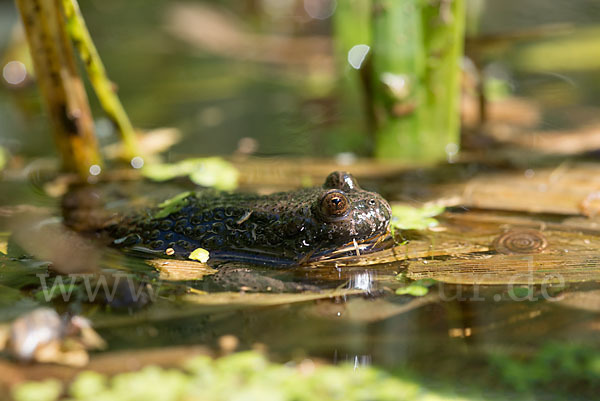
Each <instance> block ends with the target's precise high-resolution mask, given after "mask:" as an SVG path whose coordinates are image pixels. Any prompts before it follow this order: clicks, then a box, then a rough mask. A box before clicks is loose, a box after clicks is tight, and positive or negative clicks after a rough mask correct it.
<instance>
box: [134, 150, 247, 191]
mask: <svg viewBox="0 0 600 401" xmlns="http://www.w3.org/2000/svg"><path fill="white" fill-rule="evenodd" d="M142 174H143V175H144V177H146V178H149V179H151V180H154V181H166V180H171V179H173V178H176V177H189V179H190V180H191V181H192V182H194V183H195V184H198V185H202V186H204V187H211V188H216V189H220V190H223V191H231V190H232V189H235V188H236V187H237V181H238V175H239V173H238V171H237V169H236V168H235V167H234V166H233V165H232V164H231V163H229V162H228V161H226V160H224V159H222V158H220V157H206V158H195V159H185V160H182V161H180V162H177V163H171V164H166V163H164V164H150V165H148V166H144V168H143V169H142Z"/></svg>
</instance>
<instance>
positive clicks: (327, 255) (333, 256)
mask: <svg viewBox="0 0 600 401" xmlns="http://www.w3.org/2000/svg"><path fill="white" fill-rule="evenodd" d="M393 242H394V239H393V237H392V235H391V234H390V232H389V231H388V232H386V233H384V234H378V235H375V236H373V237H370V238H367V239H365V240H362V241H360V242H358V241H356V240H353V241H352V242H349V243H347V244H345V245H343V246H341V247H339V248H336V249H332V250H326V251H322V252H318V253H313V254H311V255H309V256H308V258H306V259H305V260H304V261H302V262H301V263H299V264H302V263H304V262H308V263H311V262H325V261H334V260H335V261H342V260H344V261H351V260H356V259H357V258H360V257H361V255H365V254H369V253H373V252H377V251H381V250H383V249H386V248H389V247H390V246H391V245H393Z"/></svg>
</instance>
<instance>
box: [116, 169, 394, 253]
mask: <svg viewBox="0 0 600 401" xmlns="http://www.w3.org/2000/svg"><path fill="white" fill-rule="evenodd" d="M324 197H326V199H325V200H324ZM344 197H345V198H344ZM332 198H335V199H334V200H333V201H332V200H331V199H332ZM346 201H347V203H346ZM330 202H333V203H330ZM340 202H341V203H340ZM329 205H333V206H329ZM338 205H341V206H339V207H340V208H342V209H340V210H337V209H336V210H334V212H333V214H332V212H331V208H334V209H335V208H336V207H338ZM344 206H346V207H345V208H344ZM159 211H160V209H156V210H154V211H151V212H149V213H146V214H144V215H139V216H133V217H129V218H126V219H124V220H123V221H122V222H121V223H119V224H117V225H115V226H113V227H112V228H111V230H110V231H111V235H112V236H113V237H114V238H117V239H116V240H115V244H120V245H121V246H127V247H131V248H134V249H137V250H143V251H146V252H156V253H160V254H163V255H164V254H165V251H166V250H167V249H168V248H172V249H173V250H174V256H177V257H183V258H186V257H187V256H188V255H189V254H190V252H191V251H193V250H194V249H196V248H204V249H207V250H208V251H209V252H210V259H211V260H212V261H215V260H217V261H229V260H234V261H244V262H253V263H260V264H284V265H285V264H288V265H294V264H299V263H302V262H305V261H308V260H311V259H315V258H317V257H321V256H323V255H327V254H331V253H332V252H334V251H335V250H337V249H340V248H342V247H345V246H348V245H352V244H353V243H354V242H353V241H356V243H357V244H363V245H364V246H363V247H362V248H363V249H367V248H368V246H367V245H368V244H372V243H373V242H374V241H375V240H376V239H377V238H378V237H381V236H382V235H384V234H386V233H387V231H388V224H389V220H390V217H391V212H390V206H389V204H388V203H387V202H386V201H385V200H384V199H383V198H382V197H381V196H380V195H378V194H376V193H374V192H368V191H365V190H363V189H361V188H360V187H359V186H358V185H357V183H356V180H355V179H354V178H353V177H352V176H351V175H350V174H348V173H344V172H334V173H331V174H330V175H329V176H328V177H327V180H326V181H325V184H324V185H323V186H321V187H315V188H306V189H300V190H297V191H292V192H281V193H275V194H272V195H266V196H263V195H255V194H239V193H221V192H215V191H202V192H198V193H194V194H190V195H189V196H187V197H185V198H183V201H182V207H181V208H180V209H179V210H177V211H175V212H173V213H171V214H169V215H168V216H166V217H162V216H161V218H156V217H154V218H153V217H152V216H156V215H157V214H158V213H159ZM346 254H347V253H346Z"/></svg>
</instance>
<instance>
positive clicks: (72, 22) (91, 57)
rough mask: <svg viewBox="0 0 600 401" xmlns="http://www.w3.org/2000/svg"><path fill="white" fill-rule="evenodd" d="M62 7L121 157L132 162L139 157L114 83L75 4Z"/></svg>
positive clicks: (72, 1)
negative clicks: (118, 140) (119, 140)
mask: <svg viewBox="0 0 600 401" xmlns="http://www.w3.org/2000/svg"><path fill="white" fill-rule="evenodd" d="M62 4H63V8H64V12H65V16H66V20H67V21H66V22H67V32H68V33H69V35H70V36H71V38H72V40H73V43H74V44H75V46H76V47H77V50H78V51H79V54H80V56H81V58H82V60H83V63H84V65H85V69H86V71H87V74H88V77H89V78H90V82H91V83H92V86H93V87H94V91H95V92H96V95H97V96H98V100H99V101H100V105H101V106H102V108H103V109H104V111H105V112H106V114H107V115H108V116H109V118H110V119H111V120H112V121H113V122H114V123H115V125H116V126H117V128H118V130H119V132H120V134H121V138H122V140H123V143H124V145H125V155H124V157H125V158H127V159H128V160H131V159H132V158H133V157H135V156H138V155H140V151H139V146H138V142H137V137H136V134H135V130H134V129H133V126H132V125H131V122H130V120H129V117H128V116H127V113H126V112H125V109H124V108H123V105H122V104H121V101H120V100H119V97H118V96H117V94H116V93H115V91H114V85H113V83H112V82H111V81H110V80H109V78H108V76H107V75H106V69H105V68H104V64H102V60H101V59H100V56H99V54H98V51H97V50H96V46H95V45H94V42H93V41H92V38H91V36H90V33H89V31H88V29H87V26H86V25H85V20H84V19H83V16H82V15H81V10H80V9H79V4H78V3H77V0H62Z"/></svg>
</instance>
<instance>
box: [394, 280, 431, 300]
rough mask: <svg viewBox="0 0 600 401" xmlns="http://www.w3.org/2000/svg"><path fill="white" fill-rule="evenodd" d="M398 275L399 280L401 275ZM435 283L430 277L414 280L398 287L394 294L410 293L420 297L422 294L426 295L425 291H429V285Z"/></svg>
mask: <svg viewBox="0 0 600 401" xmlns="http://www.w3.org/2000/svg"><path fill="white" fill-rule="evenodd" d="M398 276H399V277H398V279H399V280H402V279H403V277H400V275H398ZM435 283H437V281H435V280H433V279H430V278H424V279H421V280H416V281H413V282H412V283H410V284H408V285H407V286H405V287H401V288H398V289H397V290H396V295H412V296H413V297H422V296H423V295H427V293H429V287H431V286H432V285H434V284H435Z"/></svg>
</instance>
